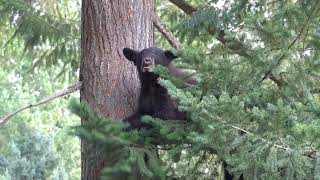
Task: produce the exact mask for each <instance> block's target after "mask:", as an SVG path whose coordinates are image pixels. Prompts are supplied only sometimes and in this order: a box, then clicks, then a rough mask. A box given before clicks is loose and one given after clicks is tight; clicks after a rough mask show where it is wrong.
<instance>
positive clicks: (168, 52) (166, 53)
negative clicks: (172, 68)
mask: <svg viewBox="0 0 320 180" xmlns="http://www.w3.org/2000/svg"><path fill="white" fill-rule="evenodd" d="M164 55H165V56H166V57H167V58H168V59H169V60H170V62H171V61H172V60H173V59H175V58H177V57H178V56H176V55H175V54H173V52H171V51H169V50H166V51H164Z"/></svg>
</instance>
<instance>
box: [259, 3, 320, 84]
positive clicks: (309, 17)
mask: <svg viewBox="0 0 320 180" xmlns="http://www.w3.org/2000/svg"><path fill="white" fill-rule="evenodd" d="M318 3H319V1H317V2H316V4H315V5H314V6H313V7H312V10H311V13H310V14H309V15H308V18H307V21H306V22H305V23H304V25H303V26H302V28H301V30H300V32H299V34H298V35H297V37H296V38H295V39H294V40H293V41H292V42H291V43H290V45H289V46H288V48H287V50H290V49H291V48H292V46H293V45H294V44H295V43H296V42H297V40H298V39H299V38H300V36H301V35H302V32H303V31H304V29H305V28H306V27H307V24H308V23H309V21H310V19H311V16H312V14H313V12H314V10H315V9H316V7H317V5H318ZM284 58H285V54H283V55H282V56H281V57H280V58H279V59H278V60H277V62H276V63H275V64H274V65H273V66H271V68H270V69H269V70H268V71H267V72H266V73H265V75H264V76H263V77H262V79H261V80H260V83H261V82H262V81H264V80H265V79H267V78H270V77H274V76H273V75H272V70H273V69H274V68H276V67H278V66H279V65H280V64H281V63H282V61H283V59H284ZM270 79H271V78H270ZM271 80H272V79H271ZM275 83H277V82H276V81H275ZM277 84H278V83H277Z"/></svg>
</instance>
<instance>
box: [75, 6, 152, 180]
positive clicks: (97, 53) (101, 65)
mask: <svg viewBox="0 0 320 180" xmlns="http://www.w3.org/2000/svg"><path fill="white" fill-rule="evenodd" d="M153 13H154V2H153V0H83V1H82V10H81V30H82V36H81V53H82V54H81V66H80V80H81V81H83V88H82V89H81V91H80V98H81V101H85V102H87V103H88V104H89V106H90V107H91V108H92V109H93V110H94V111H95V112H97V113H98V114H99V115H101V116H104V117H110V118H114V119H118V120H120V119H123V118H124V117H126V116H128V115H130V114H131V113H132V112H133V111H134V109H135V108H136V107H137V99H138V93H139V92H138V91H139V82H138V79H137V78H138V76H137V72H136V70H135V68H134V66H133V64H131V63H129V61H127V60H126V59H125V58H124V56H123V54H122V49H123V48H124V47H130V48H134V49H143V48H146V47H150V46H152V45H153V24H152V17H153ZM85 122H86V121H85V120H84V119H83V120H82V124H84V123H85ZM93 154H94V156H95V157H97V158H95V157H94V158H93V157H92V155H93ZM81 157H82V163H81V169H82V174H81V176H82V179H85V180H95V179H99V170H101V169H102V168H103V167H105V166H108V161H107V160H101V159H99V154H97V153H96V152H94V149H91V148H90V146H89V143H88V142H85V141H82V142H81ZM96 159H97V160H96Z"/></svg>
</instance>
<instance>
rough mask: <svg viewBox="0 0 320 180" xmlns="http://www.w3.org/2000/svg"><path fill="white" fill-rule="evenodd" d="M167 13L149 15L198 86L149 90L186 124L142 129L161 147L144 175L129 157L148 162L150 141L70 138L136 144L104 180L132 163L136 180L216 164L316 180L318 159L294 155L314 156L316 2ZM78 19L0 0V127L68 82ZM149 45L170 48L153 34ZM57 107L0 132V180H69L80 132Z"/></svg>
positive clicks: (50, 5) (243, 3)
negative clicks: (173, 106)
mask: <svg viewBox="0 0 320 180" xmlns="http://www.w3.org/2000/svg"><path fill="white" fill-rule="evenodd" d="M172 2H173V3H174V2H175V1H173V0H172V1H171V2H169V1H157V2H156V3H157V4H156V7H157V13H158V14H159V15H160V17H161V19H162V21H164V23H165V24H166V25H168V27H169V28H170V29H171V30H172V31H173V32H174V34H175V35H176V36H177V37H179V39H180V41H181V42H182V44H183V47H184V48H183V49H182V50H177V52H176V53H177V54H179V56H180V58H179V59H177V64H178V65H179V66H181V67H186V68H190V69H194V70H196V71H197V74H196V76H197V78H199V79H200V80H201V81H200V84H199V86H197V87H192V88H186V89H184V90H182V91H181V90H178V89H176V87H175V85H174V84H172V83H171V82H170V81H167V80H168V78H169V76H168V75H167V74H166V73H165V72H162V71H161V70H160V74H161V75H162V77H163V78H164V80H162V81H161V82H162V84H163V85H164V86H166V87H167V88H168V89H169V92H170V93H171V94H172V96H174V97H176V98H178V99H179V100H180V106H181V109H183V110H186V111H188V112H191V114H192V120H193V121H192V122H191V123H190V124H189V125H188V127H189V128H187V129H183V128H177V127H176V126H174V125H173V127H174V128H173V129H172V127H171V125H170V124H166V123H165V124H161V123H160V124H157V123H156V122H154V121H153V120H152V119H150V118H149V121H151V123H154V124H155V126H156V127H157V128H156V129H155V131H154V132H149V133H151V134H152V133H155V134H156V135H157V136H156V137H161V138H160V139H161V140H163V141H164V142H168V141H169V142H170V143H171V145H170V144H169V145H164V147H162V148H164V149H166V148H168V149H167V150H162V151H161V150H160V155H161V157H162V160H163V161H162V162H158V161H156V160H155V161H152V163H149V164H144V163H143V162H142V159H141V158H143V156H141V152H142V153H147V154H149V156H150V157H152V156H153V155H154V154H152V153H153V152H152V151H148V149H147V148H152V142H153V141H155V139H153V136H152V135H150V137H149V138H150V139H148V137H145V136H144V135H143V134H141V133H138V132H135V133H133V134H131V136H125V134H124V135H123V134H122V135H121V134H119V133H120V132H119V126H120V127H122V125H119V126H117V125H115V126H111V125H110V123H112V121H111V122H109V121H106V122H105V123H106V124H105V126H108V127H109V126H111V127H113V128H111V129H110V128H109V129H107V130H105V129H103V130H102V132H101V130H100V129H98V132H100V133H102V136H100V135H101V134H99V133H97V134H95V135H92V134H87V133H86V131H81V132H80V133H78V135H79V136H84V138H91V140H93V141H97V142H100V141H99V140H101V141H103V142H104V143H108V142H106V141H105V139H104V138H103V137H104V136H105V134H107V133H109V135H110V134H113V133H114V134H116V135H118V136H120V137H121V138H122V139H117V141H120V142H118V144H117V143H116V144H113V145H120V146H121V147H124V145H128V144H131V143H134V144H137V143H139V142H140V143H141V141H142V140H143V142H144V143H142V145H143V146H144V148H142V149H141V148H140V146H138V147H139V148H135V147H131V148H130V149H125V150H126V152H127V154H125V155H126V156H124V158H127V157H131V159H129V160H128V161H126V162H125V163H124V164H125V165H126V166H123V164H122V165H119V166H115V168H114V169H107V170H105V171H106V172H105V173H106V174H107V175H110V174H113V175H114V173H116V172H131V171H132V169H130V167H131V166H133V165H137V164H136V163H138V166H137V167H139V170H140V173H142V174H144V175H145V176H146V177H148V178H152V177H153V175H154V174H156V173H155V172H157V173H158V175H159V177H157V178H164V177H166V178H167V176H170V177H176V178H177V177H179V178H181V179H186V178H187V177H197V178H201V179H208V178H211V177H217V176H219V173H221V171H220V169H219V165H220V163H219V162H220V160H221V159H223V160H225V161H227V162H228V163H229V164H230V166H231V167H229V168H230V169H231V170H232V172H235V173H236V174H238V175H239V174H241V173H244V174H245V175H246V177H247V178H248V179H254V178H261V179H270V178H271V179H282V178H283V177H284V176H283V174H285V176H286V177H287V178H288V179H290V178H291V179H317V178H319V172H320V171H319V162H320V161H319V157H318V158H315V159H316V160H311V159H309V158H306V156H309V157H312V158H314V157H316V151H317V150H319V148H320V147H319V146H320V140H319V135H320V125H319V122H320V121H319V115H320V104H319V93H320V90H319V86H318V84H319V77H320V72H319V69H320V68H319V66H320V60H319V47H320V43H319V42H320V41H319V36H320V34H319V32H320V29H319V23H318V22H319V17H320V16H319V11H320V3H319V2H318V1H314V0H300V1H270V0H254V1H249V0H240V1H217V0H213V1H205V0H188V1H185V2H186V3H189V4H190V5H192V7H193V9H189V11H186V10H185V12H184V11H182V10H181V9H180V8H178V7H177V6H175V5H173V3H172ZM196 10H197V12H194V13H193V14H192V15H190V14H191V13H190V12H193V11H196ZM79 13H80V2H79V1H71V0H59V1H52V0H10V1H6V0H0V15H1V19H0V36H1V37H2V38H1V40H0V47H1V49H0V63H1V69H2V71H0V87H1V88H0V97H1V98H0V102H1V103H0V115H1V117H2V116H3V115H5V114H6V113H8V112H11V111H13V110H15V109H17V108H18V107H20V106H21V105H25V104H28V103H29V102H34V101H37V100H39V99H41V98H43V97H46V96H48V95H50V94H52V93H53V92H55V91H56V90H57V89H62V88H63V87H65V86H67V85H68V84H71V83H72V82H75V81H77V79H78V75H77V70H78V68H79V66H78V64H79V59H80V58H79V54H80V52H79V49H80V48H79V39H80V28H79V24H80V14H79ZM156 46H158V47H161V48H164V49H170V48H171V47H170V45H169V44H168V43H167V41H166V40H165V39H164V38H163V37H162V36H161V35H160V34H159V33H156ZM171 80H172V79H171ZM173 82H176V81H175V80H173ZM71 96H73V97H74V96H75V97H77V96H78V95H71ZM66 99H68V97H66V98H60V99H58V100H55V101H54V102H51V103H50V104H48V105H45V106H41V107H37V108H34V109H29V110H27V111H25V112H23V113H21V114H19V115H18V116H16V117H14V118H13V119H12V120H11V121H10V123H8V124H7V125H5V127H1V128H0V134H1V136H0V144H1V146H0V179H8V178H13V179H15V178H18V179H19V177H20V178H27V179H32V178H40V179H42V178H47V177H50V178H52V179H79V178H80V177H79V176H80V161H79V160H80V158H79V157H80V146H79V140H78V139H76V138H74V137H73V136H70V135H69V134H68V133H69V129H70V126H75V125H78V124H79V123H80V122H79V118H78V117H76V116H74V115H72V114H71V113H70V112H69V110H68V108H67V104H68V100H66ZM73 110H74V109H73ZM80 110H81V109H78V111H80ZM82 110H83V109H82ZM78 111H77V109H76V110H74V112H75V113H77V114H78V115H80V116H82V115H85V114H81V113H79V112H78ZM88 113H89V114H90V112H88ZM96 119H97V117H95V116H93V118H92V121H93V122H94V123H93V124H92V126H94V127H95V125H96V124H95V123H97V122H96V121H95V120H96ZM146 119H147V120H148V118H146ZM178 126H180V125H178ZM237 128H238V129H237ZM239 129H241V130H240V131H239ZM247 132H250V133H247ZM251 133H252V134H251ZM239 134H241V136H239ZM128 138H129V139H128ZM141 138H142V140H141ZM117 141H116V140H114V141H113V143H115V142H117ZM172 142H174V143H172ZM109 143H110V142H109ZM148 143H149V144H148ZM162 143H163V142H162ZM172 144H175V145H172ZM104 145H105V144H104ZM104 145H103V143H102V145H101V147H100V148H102V149H103V148H105V146H104ZM109 145H110V144H109ZM187 145H189V146H187ZM277 145H279V146H281V147H284V148H287V149H285V150H283V149H281V148H280V149H279V147H278V146H277ZM30 146H31V147H32V149H30ZM167 146H168V147H167ZM109 147H110V146H109ZM104 150H106V149H104ZM107 150H108V149H107ZM109 150H110V149H109ZM317 159H318V160H317ZM117 160H118V161H119V162H123V161H121V158H118V159H117ZM8 162H11V163H8ZM12 162H13V163H12ZM279 170H282V171H279ZM26 172H27V173H26ZM31 172H32V173H31ZM27 175H28V177H27ZM161 175H163V176H162V177H161Z"/></svg>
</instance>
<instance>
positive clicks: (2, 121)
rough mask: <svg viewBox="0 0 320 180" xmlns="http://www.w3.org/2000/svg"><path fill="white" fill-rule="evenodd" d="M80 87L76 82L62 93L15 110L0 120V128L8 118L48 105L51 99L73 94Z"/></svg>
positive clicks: (80, 84)
mask: <svg viewBox="0 0 320 180" xmlns="http://www.w3.org/2000/svg"><path fill="white" fill-rule="evenodd" d="M81 86H82V82H78V83H76V84H73V85H71V86H69V87H67V88H66V89H64V90H62V91H60V92H58V93H56V94H54V95H52V96H50V97H47V98H44V99H42V100H40V101H38V102H35V103H31V104H28V105H25V106H23V107H21V108H19V109H18V110H16V111H15V112H13V113H10V114H9V115H7V116H5V117H3V118H1V119H0V126H3V125H5V124H6V123H7V122H8V121H9V119H10V118H12V117H13V116H14V115H16V114H18V113H19V112H21V111H23V110H25V109H28V108H32V107H35V106H39V105H41V104H45V103H48V102H50V101H51V100H53V99H56V98H58V97H62V96H65V95H67V94H70V93H73V92H75V91H78V90H79V89H80V87H81Z"/></svg>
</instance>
